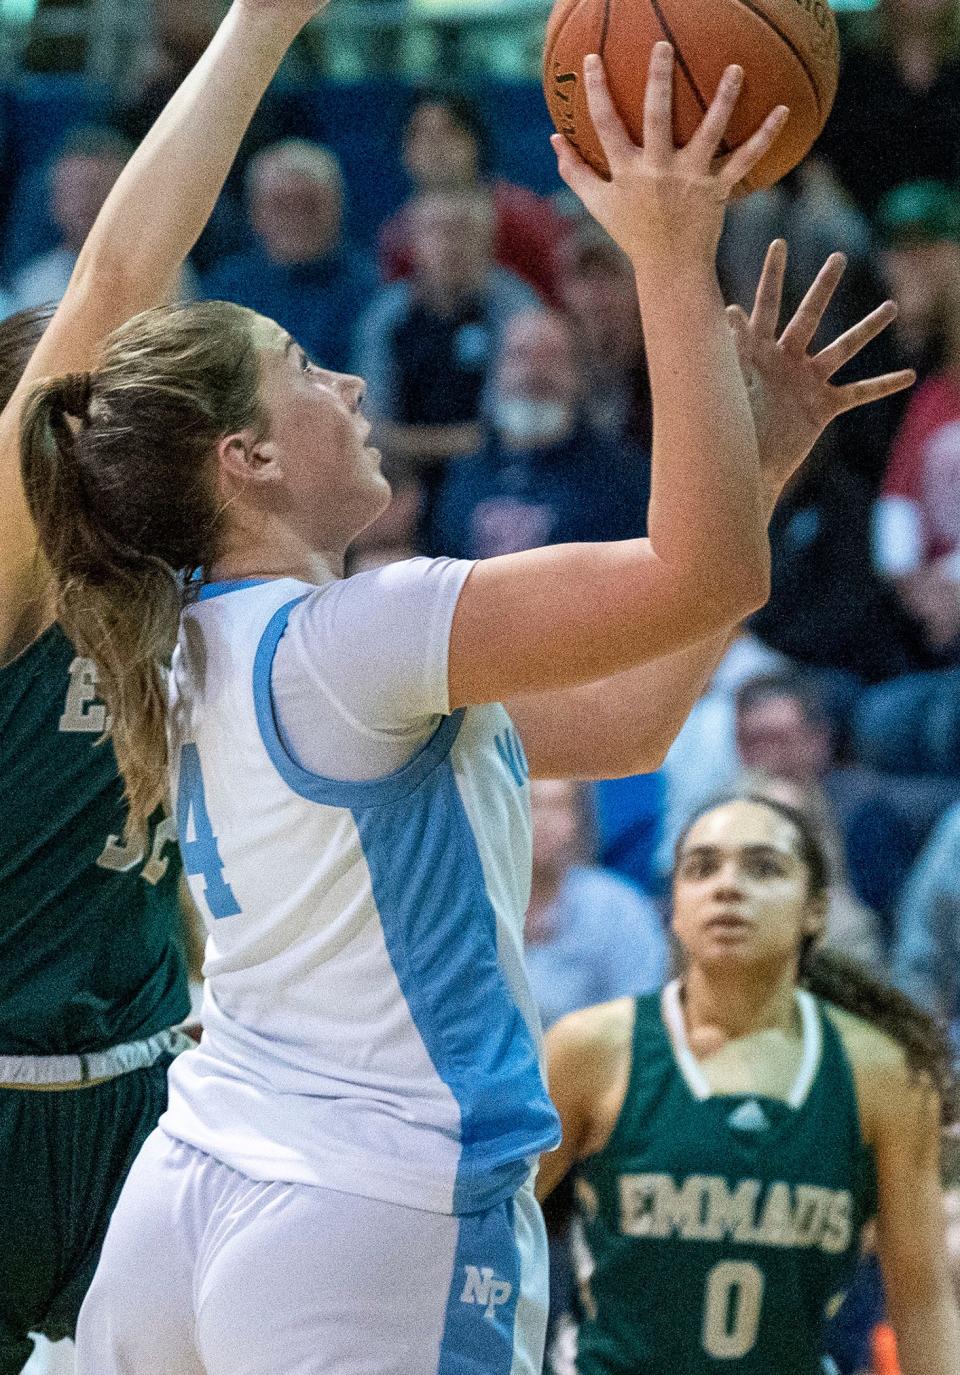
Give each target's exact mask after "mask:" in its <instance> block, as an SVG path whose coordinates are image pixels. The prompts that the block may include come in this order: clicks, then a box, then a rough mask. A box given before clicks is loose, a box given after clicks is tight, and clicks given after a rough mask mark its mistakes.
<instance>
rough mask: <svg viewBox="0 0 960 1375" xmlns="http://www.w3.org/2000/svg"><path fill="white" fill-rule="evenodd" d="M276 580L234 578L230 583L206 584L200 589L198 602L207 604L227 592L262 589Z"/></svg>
mask: <svg viewBox="0 0 960 1375" xmlns="http://www.w3.org/2000/svg"><path fill="white" fill-rule="evenodd" d="M276 581H277V579H276V578H234V579H233V580H232V581H230V582H207V583H204V585H203V586H202V587H201V589H200V594H199V596H198V597H197V601H198V602H209V601H211V600H212V599H213V598H214V597H224V596H226V594H227V593H228V592H245V591H246V590H247V588H248V587H262V586H263V584H264V583H266V582H276Z"/></svg>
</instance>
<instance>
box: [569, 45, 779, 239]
mask: <svg viewBox="0 0 960 1375" xmlns="http://www.w3.org/2000/svg"><path fill="white" fill-rule="evenodd" d="M673 79H674V54H673V48H672V46H671V45H670V44H669V43H656V44H654V47H653V52H652V53H651V56H650V66H649V70H648V74H647V86H646V96H645V101H644V112H643V144H642V146H640V145H638V144H635V143H633V141H632V140H631V138H630V135H629V134H628V133H627V130H626V128H625V127H624V124H623V121H622V120H621V118H620V116H619V115H618V113H617V111H616V108H615V106H614V104H613V100H612V99H611V96H610V91H609V89H608V87H607V82H606V78H605V76H604V71H603V64H602V62H601V61H600V58H599V57H598V56H597V55H596V54H591V55H589V56H588V57H587V58H586V59H585V61H584V82H585V86H586V94H587V105H588V107H589V110H590V118H591V120H592V121H593V126H594V128H595V130H596V133H597V137H598V139H599V140H600V144H601V146H602V148H603V152H604V155H605V157H606V159H607V163H608V166H609V168H610V180H609V181H607V180H605V179H604V178H603V177H601V176H599V175H598V174H597V173H596V172H595V171H594V170H593V168H592V167H590V166H589V164H588V163H586V162H585V161H584V159H583V158H582V157H580V155H579V153H578V152H577V150H576V149H575V148H574V146H573V144H572V143H570V142H569V140H568V139H566V138H564V137H563V136H562V135H561V134H555V135H554V136H553V138H552V139H551V143H552V144H553V148H554V152H555V153H556V155H557V163H558V167H559V171H560V175H561V177H562V178H563V180H564V181H565V182H566V183H567V185H568V186H569V187H570V189H571V191H573V192H575V194H576V195H578V196H579V197H580V199H581V200H582V201H583V203H584V205H585V206H586V208H587V209H588V210H589V211H590V214H591V215H593V217H594V219H596V220H597V221H598V223H600V224H601V225H602V226H603V228H604V229H606V231H607V233H608V234H610V236H611V237H612V238H613V239H615V240H616V242H617V243H618V244H619V245H620V247H621V248H622V249H623V250H624V252H625V253H626V254H627V256H628V257H629V258H630V259H631V260H632V261H633V262H634V263H637V262H638V261H640V260H642V259H644V258H645V257H646V256H648V255H649V254H650V253H658V252H662V251H664V250H670V251H672V252H673V253H674V254H675V255H676V256H677V257H678V259H680V260H681V261H684V262H689V261H692V260H693V259H695V258H697V259H701V260H703V259H706V260H707V261H709V262H710V263H712V262H713V259H714V257H715V254H716V248H717V243H718V241H719V238H720V232H721V230H722V228H723V217H724V210H725V207H726V203H727V201H729V199H730V197H731V196H732V195H733V193H734V191H735V189H736V187H737V186H738V184H739V183H740V182H742V181H743V179H744V178H745V177H747V176H748V174H749V173H750V171H751V169H752V168H753V167H754V166H756V164H757V163H758V162H759V161H760V159H761V158H762V157H764V156H765V154H766V153H767V151H768V150H769V148H770V147H771V145H772V144H773V142H774V140H775V139H776V137H777V135H778V134H779V133H780V131H781V129H782V128H783V126H784V124H785V122H786V119H787V115H788V111H787V108H786V106H783V105H779V106H777V108H776V109H775V110H773V111H772V113H771V114H770V115H768V116H767V118H766V120H764V122H763V124H762V125H761V127H760V128H759V129H758V130H757V132H756V133H755V134H754V135H753V136H752V138H749V139H747V141H746V142H745V143H743V144H742V145H741V146H740V147H738V148H737V149H736V150H735V151H734V152H733V153H732V154H731V155H730V157H729V158H726V159H724V160H720V159H719V153H720V149H721V145H722V143H723V136H724V134H725V132H726V129H727V125H728V124H729V122H730V118H731V116H732V114H733V111H734V108H735V107H736V104H737V101H738V99H739V97H740V90H741V87H742V85H743V69H742V67H737V66H732V67H728V68H727V69H726V71H725V72H724V74H723V77H722V78H721V81H720V85H719V86H718V88H717V91H716V94H715V96H714V98H713V101H712V102H711V104H710V108H709V109H708V110H707V112H706V114H705V115H704V117H703V120H702V122H701V124H700V126H699V128H697V129H696V130H695V132H694V134H693V136H692V138H691V139H690V141H689V142H688V143H687V144H685V145H684V147H682V148H677V147H675V145H674V142H673Z"/></svg>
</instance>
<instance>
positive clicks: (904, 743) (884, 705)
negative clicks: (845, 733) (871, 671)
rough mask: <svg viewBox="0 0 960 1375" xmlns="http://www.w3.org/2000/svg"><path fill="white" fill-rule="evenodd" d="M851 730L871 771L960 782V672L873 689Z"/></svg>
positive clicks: (928, 675) (861, 703)
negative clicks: (872, 769)
mask: <svg viewBox="0 0 960 1375" xmlns="http://www.w3.org/2000/svg"><path fill="white" fill-rule="evenodd" d="M852 726H853V740H854V747H855V749H856V753H857V757H858V758H859V759H862V760H863V762H864V763H865V764H867V765H869V766H870V767H871V768H874V769H882V770H885V771H886V772H888V773H894V774H924V775H930V776H932V777H933V778H942V779H952V780H960V669H956V668H954V669H946V670H944V671H943V672H941V673H917V674H910V675H908V676H907V677H904V678H894V679H892V680H891V681H890V682H888V683H880V684H878V685H877V686H876V687H873V688H870V689H869V690H868V691H866V692H863V693H861V694H860V697H859V698H858V700H857V703H856V708H855V711H854V714H853V720H852Z"/></svg>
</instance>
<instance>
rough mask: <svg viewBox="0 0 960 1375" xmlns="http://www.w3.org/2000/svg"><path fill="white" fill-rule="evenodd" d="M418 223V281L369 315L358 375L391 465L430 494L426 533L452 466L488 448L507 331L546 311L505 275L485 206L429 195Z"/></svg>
mask: <svg viewBox="0 0 960 1375" xmlns="http://www.w3.org/2000/svg"><path fill="white" fill-rule="evenodd" d="M408 222H409V224H410V227H411V241H410V242H411V247H412V251H413V269H414V270H413V275H412V276H411V277H410V279H409V281H402V282H394V283H393V284H392V285H390V286H387V287H386V288H384V290H383V291H382V292H381V293H380V294H379V296H377V297H376V298H375V299H374V301H373V303H372V304H371V306H370V308H369V310H368V311H367V312H366V314H365V315H364V317H363V319H362V321H361V323H360V328H359V334H358V345H357V351H356V356H355V360H354V371H355V372H357V373H359V374H360V375H361V376H362V377H365V378H366V380H367V393H366V399H365V402H364V409H365V411H366V413H367V415H369V416H370V418H371V420H373V421H374V423H375V425H376V426H377V435H378V441H379V443H380V445H381V447H382V449H383V450H384V453H385V456H386V457H387V459H388V461H390V460H392V462H393V463H394V465H400V471H401V474H402V473H403V472H404V469H405V470H406V472H407V473H408V474H409V473H410V472H413V473H414V474H415V476H416V478H417V480H418V481H419V482H420V484H421V486H422V492H423V500H422V505H421V515H420V525H421V531H423V532H425V531H426V530H427V529H429V527H430V525H431V523H432V519H433V508H434V505H435V502H436V498H437V494H438V492H439V489H440V485H441V482H442V479H443V468H444V465H445V464H446V462H447V461H448V460H449V459H451V458H452V457H453V456H455V455H460V454H466V453H470V452H471V451H472V450H474V449H475V448H476V447H477V444H478V442H479V434H480V430H479V421H480V413H481V408H482V403H483V394H484V388H485V387H486V384H487V377H488V373H489V370H490V366H491V363H492V361H493V359H494V358H496V356H497V355H498V353H499V351H500V342H501V340H502V338H503V334H504V330H505V328H506V325H507V321H508V320H509V319H510V318H511V316H513V315H517V314H521V313H523V312H525V311H529V310H531V309H534V308H536V305H537V297H536V295H535V293H534V292H533V290H532V288H530V287H528V286H527V285H526V284H525V283H524V282H522V281H520V279H519V278H518V277H515V276H514V275H513V274H512V273H510V272H507V271H505V270H504V269H503V268H500V267H497V266H496V265H495V263H494V258H493V234H494V218H493V210H492V207H491V205H490V202H489V200H488V199H487V198H486V197H485V196H483V195H478V194H476V192H473V191H466V192H463V191H432V192H429V193H426V194H424V195H422V196H419V197H418V198H417V200H416V201H415V202H414V204H413V205H412V206H411V207H410V209H409V211H408ZM401 486H402V483H401Z"/></svg>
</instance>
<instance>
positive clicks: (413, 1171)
mask: <svg viewBox="0 0 960 1375" xmlns="http://www.w3.org/2000/svg"><path fill="white" fill-rule="evenodd" d="M423 562H424V563H426V561H423ZM334 586H336V584H334ZM326 592H327V589H324V588H321V589H317V588H316V587H313V586H311V585H309V584H304V583H299V582H296V581H294V580H291V579H283V580H280V581H266V582H253V583H239V584H220V585H215V586H212V587H208V588H205V589H204V592H203V594H202V597H201V600H200V601H199V602H197V603H196V604H194V605H192V606H190V607H189V608H188V609H187V610H186V611H185V613H184V616H183V620H182V625H181V634H180V642H179V645H178V648H177V651H176V654H175V656H174V661H173V666H172V673H171V702H170V715H169V735H170V757H171V784H172V790H173V797H174V803H175V809H176V816H177V824H178V830H179V835H180V843H181V847H182V851H183V856H184V867H185V869H186V871H187V873H188V877H189V882H190V888H191V892H192V895H193V897H194V899H195V901H196V902H197V904H198V906H199V908H200V911H201V912H202V913H203V915H204V920H205V923H206V927H207V932H208V941H207V948H206V962H205V966H204V973H205V976H206V980H207V982H206V988H205V993H204V1003H203V1013H202V1018H203V1024H204V1032H203V1039H202V1041H201V1044H200V1045H199V1046H198V1047H197V1048H196V1049H195V1050H192V1051H188V1052H187V1053H186V1054H184V1055H181V1056H180V1057H179V1058H178V1060H177V1062H176V1063H175V1064H174V1065H173V1066H172V1068H171V1072H170V1103H169V1108H168V1110H167V1112H166V1113H165V1114H164V1116H163V1118H162V1119H161V1125H162V1127H163V1128H164V1130H165V1131H167V1132H168V1133H169V1134H171V1135H172V1136H175V1137H178V1138H180V1139H181V1140H184V1141H186V1142H188V1143H190V1144H192V1145H194V1146H197V1147H198V1148H200V1149H201V1150H204V1151H206V1152H208V1153H209V1154H211V1155H213V1156H215V1157H216V1158H218V1159H220V1160H222V1161H224V1162H225V1163H226V1164H228V1165H230V1166H232V1167H234V1168H235V1169H237V1170H240V1171H241V1172H243V1173H244V1174H246V1175H248V1176H250V1177H252V1178H254V1179H277V1180H288V1181H294V1182H301V1183H312V1184H319V1185H322V1186H325V1187H327V1188H333V1189H342V1190H344V1191H346V1192H349V1193H356V1194H362V1195H365V1196H368V1197H372V1198H379V1199H384V1200H388V1201H391V1202H396V1203H400V1204H404V1205H407V1206H411V1207H416V1208H423V1209H427V1210H429V1211H434V1212H452V1213H468V1212H473V1211H477V1210H479V1209H483V1208H487V1207H490V1206H493V1204H495V1203H497V1202H499V1201H500V1200H502V1199H504V1198H506V1197H508V1196H510V1195H512V1194H513V1193H514V1192H515V1191H516V1190H517V1188H518V1187H519V1186H520V1185H521V1184H522V1183H523V1181H524V1179H525V1178H526V1177H527V1176H528V1174H529V1172H530V1170H531V1168H532V1167H533V1165H534V1163H535V1160H536V1157H537V1155H538V1154H539V1153H540V1152H541V1151H543V1150H549V1149H551V1148H552V1147H554V1146H555V1145H557V1143H558V1142H559V1127H558V1121H557V1117H556V1113H555V1111H554V1109H553V1107H552V1105H551V1103H550V1100H549V1098H548V1096H547V1093H546V1090H545V1088H544V1082H543V1076H542V1073H541V1065H540V1028H539V1022H538V1018H537V1013H536V1010H535V1007H534V1003H533V1000H532V998H531V996H530V993H529V990H528V988H527V984H526V978H525V974H524V971H523V964H522V930H523V916H524V912H525V910H526V906H527V901H528V895H529V882H530V822H529V800H528V787H527V776H528V770H527V766H526V761H525V758H524V755H523V748H522V745H521V743H520V741H519V738H518V736H517V733H516V731H515V730H514V728H513V726H512V725H511V722H510V718H509V716H508V715H507V713H506V712H505V711H504V709H503V708H502V707H500V706H487V707H481V708H470V709H468V710H466V711H457V712H454V713H453V714H452V715H448V716H443V717H441V718H440V724H439V726H438V728H437V729H436V731H435V732H434V733H433V734H432V735H431V736H430V738H429V739H428V740H427V742H426V744H424V745H423V746H422V748H420V749H419V751H418V752H417V753H416V754H415V755H414V756H413V758H412V759H410V760H409V762H408V763H406V764H405V765H404V766H403V767H402V768H400V769H399V770H398V771H397V772H395V773H393V774H391V775H389V776H387V777H385V778H380V779H376V780H373V781H368V782H338V781H333V780H329V779H325V778H322V777H319V776H318V775H316V774H313V773H310V772H308V771H306V770H305V769H303V768H302V767H300V765H299V764H298V763H297V761H296V759H295V758H294V757H293V755H292V753H291V750H290V748H289V745H288V742H287V740H286V738H285V733H284V731H283V728H282V726H281V725H280V724H279V723H278V720H277V716H276V713H275V710H274V704H273V697H272V692H271V669H272V666H273V662H274V656H275V653H276V649H277V645H278V644H279V642H280V640H281V638H282V636H283V635H284V632H285V629H286V626H287V623H288V620H289V619H290V617H291V616H296V615H297V607H298V605H300V604H301V603H303V602H304V600H305V599H306V598H310V597H322V596H324V595H325V594H326ZM377 651H378V646H377V645H371V646H370V663H369V671H370V672H371V673H377V671H378V662H377V660H378V653H377ZM335 652H336V647H335V645H334V646H330V645H327V646H324V653H335ZM382 653H383V651H382V650H381V657H382ZM314 667H315V666H314ZM381 667H383V665H381Z"/></svg>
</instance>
